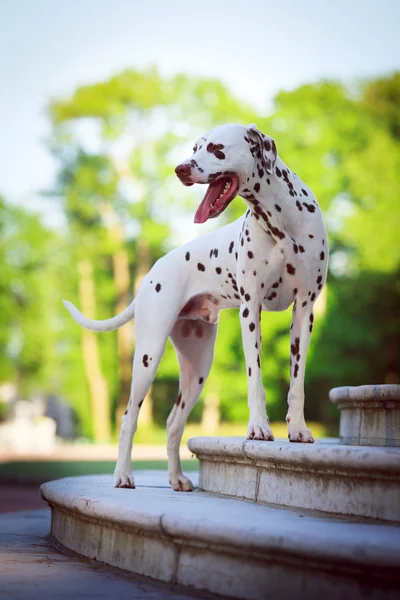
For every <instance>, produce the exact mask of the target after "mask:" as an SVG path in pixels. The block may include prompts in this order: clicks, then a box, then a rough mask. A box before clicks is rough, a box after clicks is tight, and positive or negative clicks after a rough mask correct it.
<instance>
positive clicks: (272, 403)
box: [0, 0, 400, 481]
mask: <svg viewBox="0 0 400 600" xmlns="http://www.w3.org/2000/svg"><path fill="white" fill-rule="evenodd" d="M0 8H1V21H0V82H1V83H0V85H1V94H0V131H1V136H0V237H1V240H0V261H1V262H0V264H1V278H0V462H1V464H0V477H2V479H3V481H10V480H13V481H16V480H21V481H26V480H27V479H28V480H30V479H33V480H44V479H46V478H47V479H48V478H50V477H53V476H58V475H60V474H64V473H70V472H82V473H85V472H96V471H97V472H111V471H112V468H113V461H114V459H115V456H116V440H117V435H118V424H119V421H120V417H121V413H122V412H123V411H124V410H125V406H126V403H127V400H128V395H129V386H130V376H131V362H132V354H133V351H134V342H135V340H134V332H133V325H132V323H130V324H129V325H127V326H125V327H124V328H123V329H121V330H119V331H117V332H111V333H102V334H94V333H91V332H88V331H85V330H83V329H80V328H79V327H78V326H77V325H76V324H75V323H74V322H73V321H72V320H71V318H70V316H69V315H68V314H67V312H66V311H65V309H64V307H63V305H62V302H61V300H62V299H63V298H65V299H68V300H70V301H72V302H73V303H74V304H76V305H77V306H78V307H79V308H80V309H81V310H82V311H83V312H84V313H85V314H86V315H87V316H89V317H93V318H101V319H104V318H108V317H111V316H113V315H115V314H116V313H118V312H120V311H121V310H123V309H124V308H125V307H126V306H127V304H128V303H129V302H130V301H131V299H132V297H133V296H134V294H135V292H136V290H137V288H138V286H139V284H140V281H141V279H142V277H143V276H144V275H145V274H146V272H147V271H148V270H149V269H150V267H151V265H152V264H153V263H154V262H155V261H156V260H157V259H158V258H159V257H160V256H162V255H163V254H164V253H165V252H168V251H169V250H171V249H172V248H174V247H176V246H178V245H180V244H182V243H183V242H185V241H187V240H189V239H191V238H193V237H194V236H198V235H202V234H204V233H205V232H206V231H208V230H210V229H211V228H214V227H220V226H222V225H223V224H225V223H227V222H230V221H232V220H233V219H235V218H237V217H239V216H240V215H241V214H242V213H243V212H244V210H245V205H244V203H243V201H242V200H241V199H240V198H237V199H236V200H235V201H234V202H233V203H232V205H231V206H230V207H229V208H228V210H227V211H226V212H225V213H224V214H223V215H221V217H220V218H219V219H218V220H217V221H213V222H211V223H210V224H206V225H200V226H199V225H194V224H193V216H194V212H195V209H196V208H197V205H198V203H199V201H200V199H201V197H202V195H203V193H204V189H203V188H200V187H199V189H195V188H196V186H194V187H193V188H184V187H183V186H182V185H181V184H180V183H179V181H178V180H177V178H176V177H175V175H174V171H173V170H174V167H175V166H176V164H177V163H178V162H179V161H180V160H181V159H182V158H185V157H187V156H188V155H189V154H190V152H191V148H192V146H193V142H194V140H195V139H196V137H197V136H198V135H199V134H202V133H203V132H204V131H206V130H207V129H209V128H211V127H213V126H216V125H219V124H222V123H227V122H239V123H243V124H248V123H253V122H254V123H256V124H257V125H258V127H259V129H261V130H262V131H263V132H265V133H268V134H269V135H271V136H273V137H274V139H275V140H276V144H277V147H278V152H279V154H280V156H281V157H282V158H283V160H284V161H285V162H286V163H288V164H289V166H290V168H292V169H293V170H294V171H295V172H297V173H298V174H299V175H300V176H301V177H302V178H303V179H304V180H305V181H306V182H307V183H308V184H309V185H310V187H311V188H312V189H313V191H314V193H315V194H316V196H317V199H318V201H319V203H320V205H321V207H322V210H323V212H324V217H325V222H326V225H327V228H328V232H329V240H330V252H331V259H330V270H329V277H328V282H327V285H326V287H325V288H324V291H323V294H322V295H321V297H320V299H319V301H318V304H317V308H316V325H315V328H314V332H313V337H312V341H311V347H310V351H309V355H308V366H307V373H306V417H307V419H308V421H309V422H310V423H312V424H313V431H314V433H315V434H316V435H317V436H332V435H333V436H334V435H337V434H338V414H337V413H336V410H335V408H334V407H333V406H331V404H330V402H329V399H328V391H329V389H330V388H331V387H334V386H339V385H359V384H372V383H398V382H399V352H400V351H399V328H400V317H399V297H400V280H399V267H400V242H399V239H400V234H399V226H400V208H399V200H400V45H399V40H398V23H399V18H400V3H399V2H397V0H381V2H380V3H379V6H377V5H376V3H375V2H372V1H370V0H337V2H335V3H324V2H320V1H319V0H306V1H304V2H301V3H299V2H297V1H296V0H281V1H280V2H279V3H277V2H273V1H270V0H260V1H259V0H247V2H240V1H234V0H231V1H230V2H229V3H228V2H225V1H219V2H218V1H215V0H213V1H211V0H202V1H201V2H200V3H187V2H183V1H181V0H176V1H171V2H162V1H161V0H149V1H148V2H146V3H143V2H138V1H137V0H113V1H112V2H111V0H68V2H66V1H58V2H55V1H54V0H13V1H11V0H0ZM289 326H290V310H288V311H286V312H283V313H275V314H273V313H270V314H264V315H263V319H262V329H263V350H262V362H263V375H264V383H265V386H266V389H267V402H268V411H269V416H270V418H271V420H272V421H273V430H274V432H275V435H276V436H278V437H279V436H286V431H285V427H284V426H283V419H284V416H285V413H286V395H287V391H288V383H289ZM177 389H178V364H177V360H176V357H175V353H174V350H173V348H172V346H171V345H168V347H167V349H166V352H165V356H164V358H163V361H162V363H161V366H160V368H159V371H158V376H157V379H156V381H155V382H154V385H153V386H152V388H151V392H150V393H149V395H148V397H147V398H146V401H145V402H144V404H143V407H142V412H141V416H140V425H139V430H138V433H137V437H136V441H137V443H138V445H137V447H135V450H134V454H133V456H134V458H136V459H137V464H138V465H139V466H141V465H142V466H146V467H149V466H150V467H158V466H164V465H165V462H164V459H165V448H164V447H163V446H160V445H161V444H163V443H164V442H165V439H166V432H165V421H166V418H167V416H168V413H169V411H170V409H171V408H172V405H173V402H174V400H175V398H176V394H177ZM247 414H248V413H247V401H246V377H245V368H244V359H243V351H242V344H241V333H240V327H239V319H238V314H237V311H235V310H231V311H225V312H224V313H223V314H222V315H221V319H220V327H219V334H218V341H217V346H216V357H215V361H214V365H213V368H212V371H211V374H210V376H209V379H208V381H207V384H206V386H205V389H204V392H203V394H202V396H201V398H200V400H199V402H198V403H197V405H196V406H195V408H194V410H193V412H192V414H191V416H190V419H189V425H188V427H187V430H186V433H185V439H187V437H190V436H192V435H199V434H206V435H219V434H222V435H245V433H246V427H247V425H246V421H247ZM184 456H185V457H186V458H187V459H189V458H190V456H189V455H188V454H187V452H186V454H184ZM85 461H91V462H90V463H88V462H85ZM185 468H189V469H190V468H196V461H189V460H188V461H187V462H186V463H185Z"/></svg>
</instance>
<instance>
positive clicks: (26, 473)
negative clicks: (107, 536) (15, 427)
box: [0, 459, 199, 493]
mask: <svg viewBox="0 0 400 600" xmlns="http://www.w3.org/2000/svg"><path fill="white" fill-rule="evenodd" d="M114 467H115V461H114V460H93V461H92V460H91V461H60V460H54V461H51V460H43V461H39V460H36V461H29V462H28V461H26V462H25V461H15V462H14V461H12V462H8V463H3V464H0V482H2V483H25V484H35V483H37V484H39V483H43V482H45V481H49V480H51V479H60V478H61V477H71V476H75V475H103V474H111V473H112V472H113V471H114ZM133 468H134V471H141V470H158V469H162V470H166V469H167V461H166V460H136V461H134V464H133ZM198 468H199V465H198V461H197V460H196V459H193V460H183V461H182V469H183V471H197V470H198ZM0 493H1V491H0Z"/></svg>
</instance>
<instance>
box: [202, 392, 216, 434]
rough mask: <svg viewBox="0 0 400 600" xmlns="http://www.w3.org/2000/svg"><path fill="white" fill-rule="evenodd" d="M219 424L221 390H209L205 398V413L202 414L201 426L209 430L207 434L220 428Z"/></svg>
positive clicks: (206, 430) (204, 429)
mask: <svg viewBox="0 0 400 600" xmlns="http://www.w3.org/2000/svg"><path fill="white" fill-rule="evenodd" d="M219 424H220V411H219V390H218V389H214V390H213V391H210V392H208V394H207V396H206V398H205V401H204V408H203V414H202V416H201V428H202V430H203V431H205V432H207V435H208V434H209V435H211V434H213V433H215V432H216V431H217V430H218V427H219Z"/></svg>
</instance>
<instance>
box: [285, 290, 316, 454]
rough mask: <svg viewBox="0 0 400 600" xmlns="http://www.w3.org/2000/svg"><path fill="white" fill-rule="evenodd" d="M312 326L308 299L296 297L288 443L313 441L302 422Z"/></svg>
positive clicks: (310, 306)
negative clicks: (305, 376) (305, 375)
mask: <svg viewBox="0 0 400 600" xmlns="http://www.w3.org/2000/svg"><path fill="white" fill-rule="evenodd" d="M303 305H304V306H303ZM313 322H314V314H313V305H312V304H311V303H310V301H309V300H308V298H307V296H304V297H302V296H301V295H299V296H298V297H297V299H296V302H295V304H294V306H293V318H292V327H291V331H290V389H289V395H288V412H287V415H286V422H287V424H288V429H289V440H290V441H291V442H305V443H312V442H313V441H314V439H313V436H312V433H311V431H310V430H309V429H308V427H307V425H306V422H305V419H304V374H305V368H306V356H307V350H308V345H309V343H310V337H311V332H312V328H313Z"/></svg>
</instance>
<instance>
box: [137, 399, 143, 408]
mask: <svg viewBox="0 0 400 600" xmlns="http://www.w3.org/2000/svg"><path fill="white" fill-rule="evenodd" d="M143 402H144V398H143V400H141V401H140V402H139V404H138V406H139V408H141V407H142V404H143Z"/></svg>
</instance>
